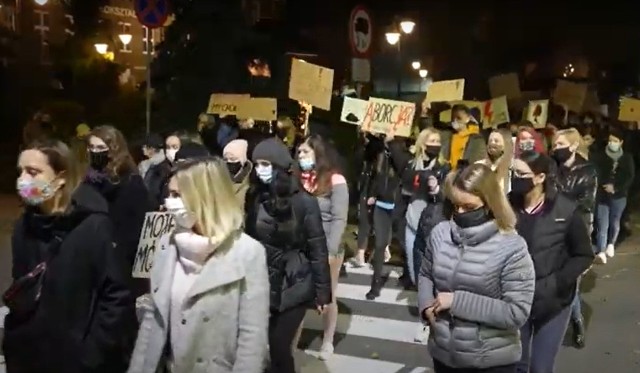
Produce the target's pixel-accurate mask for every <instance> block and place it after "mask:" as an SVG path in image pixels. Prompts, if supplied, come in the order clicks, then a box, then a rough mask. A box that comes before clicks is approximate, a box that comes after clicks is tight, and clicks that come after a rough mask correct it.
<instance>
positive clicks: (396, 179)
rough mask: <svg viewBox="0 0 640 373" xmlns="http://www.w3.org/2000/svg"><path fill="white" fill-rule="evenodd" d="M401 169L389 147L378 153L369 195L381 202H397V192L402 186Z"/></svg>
mask: <svg viewBox="0 0 640 373" xmlns="http://www.w3.org/2000/svg"><path fill="white" fill-rule="evenodd" d="M401 171H402V170H398V169H396V168H395V166H394V164H393V161H392V160H391V153H390V152H389V149H385V150H384V151H383V152H382V153H380V154H379V155H378V159H377V160H376V162H375V163H374V165H373V176H372V180H373V181H372V182H371V186H370V189H369V191H368V197H373V198H375V199H376V200H377V201H380V202H387V203H395V201H396V193H397V191H398V187H399V186H400V172H401Z"/></svg>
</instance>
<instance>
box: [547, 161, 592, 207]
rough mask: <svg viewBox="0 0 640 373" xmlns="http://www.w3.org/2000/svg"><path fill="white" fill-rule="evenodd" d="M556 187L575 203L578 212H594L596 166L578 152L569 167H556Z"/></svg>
mask: <svg viewBox="0 0 640 373" xmlns="http://www.w3.org/2000/svg"><path fill="white" fill-rule="evenodd" d="M556 188H557V189H558V191H559V192H562V193H563V194H565V195H566V196H568V197H569V198H571V199H572V200H574V201H575V202H576V203H577V205H578V206H577V208H578V211H580V213H582V214H593V213H594V211H595V207H596V192H597V188H598V173H597V171H596V167H595V166H594V165H593V164H592V163H591V162H589V161H587V160H586V159H584V158H583V157H582V156H580V155H579V154H576V160H575V162H573V165H571V167H565V166H559V167H558V171H557V177H556Z"/></svg>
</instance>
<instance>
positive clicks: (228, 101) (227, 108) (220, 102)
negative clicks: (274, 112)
mask: <svg viewBox="0 0 640 373" xmlns="http://www.w3.org/2000/svg"><path fill="white" fill-rule="evenodd" d="M246 97H249V95H246V94H225V93H214V94H212V95H211V97H210V98H209V106H208V107H207V114H218V115H220V116H226V115H236V111H237V110H238V102H239V101H240V100H242V99H243V98H246Z"/></svg>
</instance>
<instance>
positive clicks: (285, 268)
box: [245, 181, 331, 312]
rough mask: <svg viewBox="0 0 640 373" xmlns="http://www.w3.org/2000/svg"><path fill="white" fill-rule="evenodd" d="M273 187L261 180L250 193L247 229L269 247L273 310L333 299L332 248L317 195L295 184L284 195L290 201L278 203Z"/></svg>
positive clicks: (247, 203)
mask: <svg viewBox="0 0 640 373" xmlns="http://www.w3.org/2000/svg"><path fill="white" fill-rule="evenodd" d="M293 182H294V181H293ZM268 188H269V186H265V185H257V186H256V188H255V189H252V190H251V191H250V192H249V193H248V194H247V202H246V209H247V221H246V228H245V231H246V233H247V234H249V235H250V236H252V237H253V238H255V239H256V240H258V241H259V242H260V243H262V245H264V247H265V249H266V250H267V266H268V267H269V282H270V285H271V302H270V303H271V309H272V311H274V312H278V311H284V310H286V309H288V308H292V307H295V306H298V305H303V304H305V305H306V304H315V305H327V304H330V303H331V276H330V272H329V260H328V258H329V254H328V251H327V240H326V237H325V234H324V230H323V228H322V216H321V214H320V207H319V206H318V201H317V200H316V198H315V197H313V196H311V195H310V194H308V193H306V192H304V191H300V190H299V189H298V188H297V187H295V186H294V187H293V188H292V189H293V190H292V191H291V192H290V193H289V195H288V196H283V197H281V198H283V199H286V200H285V201H283V203H285V204H286V205H289V206H290V207H289V208H276V207H275V206H273V204H272V198H271V193H272V192H270V191H269V189H268Z"/></svg>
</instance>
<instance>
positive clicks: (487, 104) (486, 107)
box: [484, 101, 493, 122]
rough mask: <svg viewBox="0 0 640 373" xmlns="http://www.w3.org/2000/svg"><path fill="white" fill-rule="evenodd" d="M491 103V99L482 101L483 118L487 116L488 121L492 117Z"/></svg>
mask: <svg viewBox="0 0 640 373" xmlns="http://www.w3.org/2000/svg"><path fill="white" fill-rule="evenodd" d="M492 109H493V105H492V102H491V101H487V102H485V103H484V118H487V121H488V122H491V118H493V110H492Z"/></svg>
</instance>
